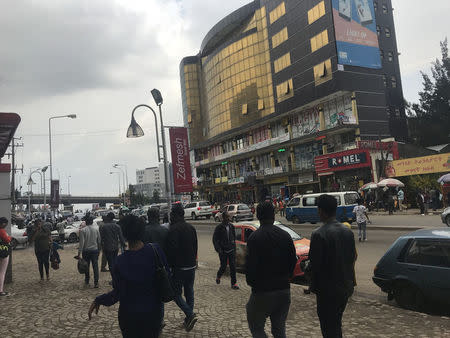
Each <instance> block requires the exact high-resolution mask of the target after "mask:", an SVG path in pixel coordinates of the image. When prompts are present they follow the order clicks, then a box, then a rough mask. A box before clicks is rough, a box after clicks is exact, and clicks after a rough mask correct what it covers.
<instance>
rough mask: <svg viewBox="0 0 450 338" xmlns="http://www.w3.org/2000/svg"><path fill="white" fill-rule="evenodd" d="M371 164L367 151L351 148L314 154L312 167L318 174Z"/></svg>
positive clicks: (369, 165)
mask: <svg viewBox="0 0 450 338" xmlns="http://www.w3.org/2000/svg"><path fill="white" fill-rule="evenodd" d="M371 166H372V161H371V158H370V154H369V151H367V150H360V149H351V150H346V151H342V152H339V153H333V154H327V155H321V156H316V158H315V159H314V167H315V168H316V172H317V173H318V174H319V175H321V174H323V173H332V172H335V171H341V170H350V169H357V168H364V167H371Z"/></svg>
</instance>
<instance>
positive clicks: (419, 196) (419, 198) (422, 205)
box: [416, 190, 425, 216]
mask: <svg viewBox="0 0 450 338" xmlns="http://www.w3.org/2000/svg"><path fill="white" fill-rule="evenodd" d="M416 202H417V205H418V206H419V209H420V214H421V215H422V216H425V198H424V196H423V194H422V191H420V190H419V192H418V193H417V197H416Z"/></svg>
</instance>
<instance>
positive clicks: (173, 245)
mask: <svg viewBox="0 0 450 338" xmlns="http://www.w3.org/2000/svg"><path fill="white" fill-rule="evenodd" d="M166 248H167V260H168V263H169V266H170V267H171V268H172V273H173V276H172V284H173V289H174V292H175V303H176V304H177V305H178V307H179V308H180V309H181V310H182V311H183V312H184V314H185V315H186V318H185V319H184V323H183V324H184V328H185V329H186V331H188V332H189V331H191V330H192V329H193V327H194V325H195V323H196V322H197V316H196V315H195V313H194V280H195V269H196V266H197V250H198V242H197V232H196V231H195V228H194V227H193V226H192V225H190V224H188V223H186V222H185V220H184V209H183V207H182V206H181V205H180V204H175V205H174V206H173V207H172V210H171V212H170V228H169V234H168V236H167V247H166ZM183 289H184V295H185V297H186V300H184V299H183V297H182V295H181V294H182V291H183Z"/></svg>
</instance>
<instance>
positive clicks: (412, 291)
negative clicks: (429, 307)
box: [394, 283, 424, 311]
mask: <svg viewBox="0 0 450 338" xmlns="http://www.w3.org/2000/svg"><path fill="white" fill-rule="evenodd" d="M394 299H395V301H396V302H397V304H398V305H400V306H401V307H402V308H404V309H407V310H412V311H419V310H420V309H421V308H422V307H423V304H424V297H423V295H422V292H421V291H420V290H419V289H418V288H416V287H415V286H413V285H411V284H409V283H398V284H397V285H396V286H395V289H394Z"/></svg>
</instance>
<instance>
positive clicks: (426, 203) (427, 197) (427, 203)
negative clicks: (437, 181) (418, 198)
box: [423, 190, 431, 215]
mask: <svg viewBox="0 0 450 338" xmlns="http://www.w3.org/2000/svg"><path fill="white" fill-rule="evenodd" d="M423 200H424V207H425V215H428V209H429V208H430V201H431V199H430V193H429V192H428V190H426V191H425V194H424V195H423Z"/></svg>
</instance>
